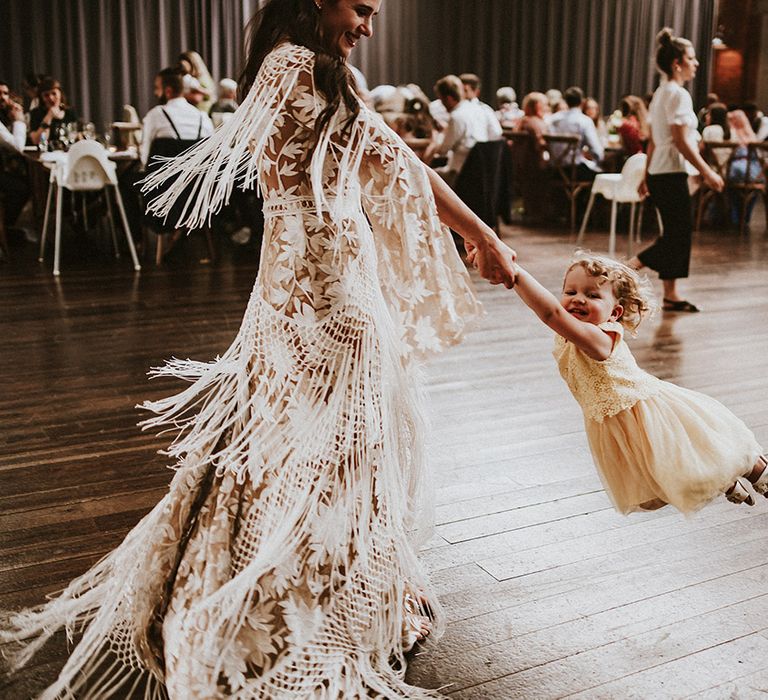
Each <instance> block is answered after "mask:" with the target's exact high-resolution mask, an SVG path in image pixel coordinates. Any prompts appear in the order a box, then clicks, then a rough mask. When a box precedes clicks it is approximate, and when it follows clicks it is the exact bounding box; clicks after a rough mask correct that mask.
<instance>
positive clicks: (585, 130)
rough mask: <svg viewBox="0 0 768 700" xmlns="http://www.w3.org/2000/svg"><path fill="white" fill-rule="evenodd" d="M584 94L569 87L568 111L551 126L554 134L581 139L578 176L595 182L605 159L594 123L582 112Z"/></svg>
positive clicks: (575, 88) (576, 88)
mask: <svg viewBox="0 0 768 700" xmlns="http://www.w3.org/2000/svg"><path fill="white" fill-rule="evenodd" d="M582 102H584V93H583V92H582V90H581V88H578V87H569V88H568V89H567V90H566V91H565V103H566V105H568V109H567V110H566V111H565V112H558V113H557V114H555V115H554V117H553V119H552V123H551V124H550V131H551V132H552V133H553V134H564V135H565V134H567V135H571V136H578V137H579V151H578V153H577V155H576V176H577V177H578V178H579V179H580V180H594V179H595V175H596V174H597V173H598V172H600V165H599V163H600V161H601V160H602V159H603V155H604V151H603V144H602V143H600V139H599V138H598V136H597V129H596V128H595V124H594V122H593V121H592V120H591V119H590V118H589V117H588V116H587V115H586V114H584V112H582V111H581V104H582Z"/></svg>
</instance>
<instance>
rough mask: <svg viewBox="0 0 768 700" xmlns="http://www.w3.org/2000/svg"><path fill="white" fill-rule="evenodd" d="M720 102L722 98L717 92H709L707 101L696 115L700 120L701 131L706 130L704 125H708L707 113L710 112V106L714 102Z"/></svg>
mask: <svg viewBox="0 0 768 700" xmlns="http://www.w3.org/2000/svg"><path fill="white" fill-rule="evenodd" d="M719 102H720V98H719V97H718V96H717V93H716V92H709V93H707V102H706V104H705V105H704V107H702V108H701V109H700V110H699V112H698V114H697V115H696V118H697V119H698V120H699V131H704V127H705V126H706V125H707V113H708V112H709V108H710V107H711V106H712V105H713V104H717V103H719Z"/></svg>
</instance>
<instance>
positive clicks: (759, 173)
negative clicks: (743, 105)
mask: <svg viewBox="0 0 768 700" xmlns="http://www.w3.org/2000/svg"><path fill="white" fill-rule="evenodd" d="M728 126H729V127H730V130H731V141H735V142H736V143H738V144H739V146H738V148H736V150H735V151H734V152H733V156H732V157H731V162H730V163H729V165H728V180H729V182H738V183H744V182H745V183H754V182H765V174H764V173H763V169H762V167H761V163H760V159H759V157H758V156H757V154H756V153H755V152H754V151H751V152H750V150H749V144H751V143H755V142H756V141H757V138H756V134H755V131H754V129H753V128H752V125H751V124H750V123H749V118H748V117H747V115H746V113H745V112H744V110H742V109H736V110H734V111H732V112H729V113H728ZM742 197H744V194H741V195H740V196H739V195H737V196H736V197H734V201H733V202H732V205H731V223H733V224H736V223H738V221H739V210H740V208H741V206H740V205H741V198H742ZM756 203H757V197H753V198H752V199H751V200H750V202H749V204H748V206H747V210H746V212H745V216H744V221H745V223H749V220H750V218H751V217H752V209H753V208H754V206H755V204H756Z"/></svg>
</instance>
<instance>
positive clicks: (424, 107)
mask: <svg viewBox="0 0 768 700" xmlns="http://www.w3.org/2000/svg"><path fill="white" fill-rule="evenodd" d="M436 130H437V127H436V126H435V120H434V119H432V115H431V114H430V113H429V102H428V101H427V100H425V99H424V98H422V97H414V98H413V99H411V100H408V102H407V103H406V105H405V110H404V111H403V114H402V115H401V116H400V117H399V118H398V119H397V121H396V122H395V131H396V132H397V134H398V135H399V136H401V137H402V138H404V139H406V140H408V139H411V138H413V139H431V138H432V136H433V134H434V133H435V131H436Z"/></svg>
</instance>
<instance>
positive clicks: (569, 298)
mask: <svg viewBox="0 0 768 700" xmlns="http://www.w3.org/2000/svg"><path fill="white" fill-rule="evenodd" d="M560 303H561V304H562V306H563V308H564V309H565V310H566V311H567V312H568V313H569V314H571V316H573V317H574V318H577V319H579V321H584V322H585V323H592V324H594V325H598V324H600V323H604V322H605V321H618V320H619V319H620V318H621V314H622V313H623V312H624V309H623V308H622V306H621V305H620V304H619V303H618V301H617V300H616V297H615V296H614V294H613V289H612V288H611V284H610V282H609V281H608V280H607V279H605V277H601V276H593V275H590V274H589V273H588V272H587V271H586V270H585V269H584V268H583V267H582V266H581V265H574V266H573V267H572V268H571V269H570V270H568V272H567V273H566V275H565V281H564V282H563V292H562V295H561V297H560Z"/></svg>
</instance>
